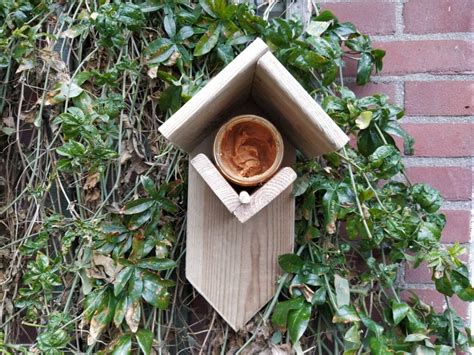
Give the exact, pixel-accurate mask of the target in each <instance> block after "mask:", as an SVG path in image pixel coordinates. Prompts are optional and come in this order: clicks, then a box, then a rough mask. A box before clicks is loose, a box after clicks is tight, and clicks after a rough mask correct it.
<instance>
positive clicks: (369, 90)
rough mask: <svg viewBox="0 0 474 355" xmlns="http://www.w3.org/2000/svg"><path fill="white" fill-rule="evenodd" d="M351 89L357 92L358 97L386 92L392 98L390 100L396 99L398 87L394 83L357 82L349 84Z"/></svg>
mask: <svg viewBox="0 0 474 355" xmlns="http://www.w3.org/2000/svg"><path fill="white" fill-rule="evenodd" d="M347 86H348V87H349V89H351V90H352V91H354V92H355V94H356V95H357V97H365V96H370V95H374V94H385V95H387V96H388V97H390V98H391V100H390V101H392V102H393V101H394V99H395V92H396V87H395V85H392V84H379V83H368V84H366V85H363V86H360V85H357V84H355V83H350V84H347Z"/></svg>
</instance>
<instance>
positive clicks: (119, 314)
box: [114, 295, 128, 327]
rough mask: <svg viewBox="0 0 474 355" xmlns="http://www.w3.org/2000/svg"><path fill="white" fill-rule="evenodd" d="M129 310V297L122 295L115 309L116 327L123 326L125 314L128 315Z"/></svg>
mask: <svg viewBox="0 0 474 355" xmlns="http://www.w3.org/2000/svg"><path fill="white" fill-rule="evenodd" d="M127 309H128V297H127V295H122V296H121V297H120V298H119V300H118V302H117V306H116V307H115V313H114V324H115V326H116V327H119V326H120V324H122V322H123V320H124V319H125V314H126V313H127Z"/></svg>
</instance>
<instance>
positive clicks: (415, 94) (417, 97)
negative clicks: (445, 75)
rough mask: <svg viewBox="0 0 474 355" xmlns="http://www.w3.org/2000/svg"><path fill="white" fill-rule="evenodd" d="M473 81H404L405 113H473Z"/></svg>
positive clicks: (436, 114)
mask: <svg viewBox="0 0 474 355" xmlns="http://www.w3.org/2000/svg"><path fill="white" fill-rule="evenodd" d="M473 89H474V81H431V82H422V81H409V82H406V83H405V113H406V114H407V115H423V116H464V115H473V114H474V102H473V94H474V90H473Z"/></svg>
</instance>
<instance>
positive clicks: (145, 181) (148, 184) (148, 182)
mask: <svg viewBox="0 0 474 355" xmlns="http://www.w3.org/2000/svg"><path fill="white" fill-rule="evenodd" d="M140 182H141V184H142V185H143V188H144V189H145V191H146V193H147V194H149V195H153V194H155V193H156V187H155V183H154V182H153V180H152V179H151V178H150V177H149V176H145V175H142V176H140Z"/></svg>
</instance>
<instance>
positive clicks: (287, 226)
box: [186, 104, 295, 330]
mask: <svg viewBox="0 0 474 355" xmlns="http://www.w3.org/2000/svg"><path fill="white" fill-rule="evenodd" d="M246 113H250V114H257V115H258V114H260V115H262V112H261V110H258V109H256V108H254V107H252V105H246V104H244V105H240V107H238V109H237V111H235V112H230V113H229V116H228V117H232V116H233V115H236V114H246ZM264 117H267V118H269V119H271V117H268V116H265V115H264ZM214 136H215V132H214V133H210V134H209V136H208V137H207V138H206V139H205V140H203V142H202V143H201V145H199V146H198V147H196V149H195V150H194V151H193V152H192V153H191V157H195V156H196V155H198V154H200V153H203V154H206V155H207V156H211V155H210V154H211V153H212V142H213V139H214ZM283 138H284V144H285V156H284V161H283V164H282V166H284V167H285V166H292V165H293V164H294V161H295V149H294V147H293V145H292V144H291V143H290V142H289V141H288V140H286V139H285V137H283ZM291 190H292V188H291V186H290V187H288V188H287V189H286V190H285V191H284V192H283V193H282V194H280V195H279V196H278V197H277V198H276V199H275V200H273V202H272V203H270V204H269V205H268V206H267V207H266V208H264V209H263V210H262V211H260V213H258V214H257V215H255V216H254V217H253V218H252V219H251V220H250V221H249V222H248V223H244V224H242V223H240V222H239V221H238V220H237V219H236V218H235V216H233V215H232V214H230V213H229V212H228V211H227V209H226V208H225V207H224V206H223V205H222V202H221V201H220V200H219V198H218V197H217V196H216V195H215V194H214V192H212V190H211V189H210V188H209V186H208V185H207V183H206V182H205V181H204V180H203V179H202V178H201V177H200V175H199V173H198V172H197V171H196V169H194V167H193V166H192V165H191V164H190V166H189V185H188V206H187V209H188V217H187V237H186V238H187V241H186V243H187V244H186V277H187V279H188V280H189V281H190V282H191V284H192V285H193V286H194V287H195V288H196V289H197V291H199V293H201V294H202V295H203V296H204V298H205V299H206V300H207V301H208V302H209V303H210V304H211V305H212V306H213V307H214V308H215V309H216V310H217V312H218V313H219V314H220V315H221V316H222V317H223V318H224V319H225V320H226V321H227V322H228V323H229V325H230V326H231V327H232V328H233V329H234V330H238V329H239V328H241V327H242V326H243V325H245V323H246V322H247V321H248V320H249V319H250V318H251V317H253V316H254V315H255V314H256V313H257V312H258V311H259V310H260V308H262V307H263V306H264V305H265V304H266V303H267V302H268V301H269V300H270V299H271V297H272V296H273V294H274V292H275V290H276V281H277V278H278V276H279V275H281V273H282V271H281V269H280V268H279V266H278V256H279V255H281V254H285V253H290V252H292V251H293V248H294V218H295V216H294V198H293V196H292V194H291Z"/></svg>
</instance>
